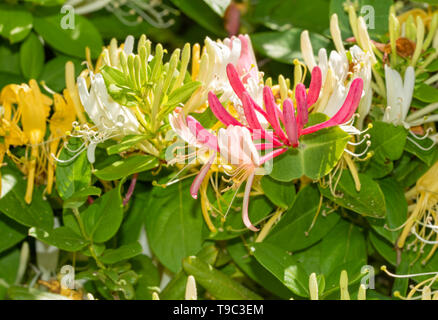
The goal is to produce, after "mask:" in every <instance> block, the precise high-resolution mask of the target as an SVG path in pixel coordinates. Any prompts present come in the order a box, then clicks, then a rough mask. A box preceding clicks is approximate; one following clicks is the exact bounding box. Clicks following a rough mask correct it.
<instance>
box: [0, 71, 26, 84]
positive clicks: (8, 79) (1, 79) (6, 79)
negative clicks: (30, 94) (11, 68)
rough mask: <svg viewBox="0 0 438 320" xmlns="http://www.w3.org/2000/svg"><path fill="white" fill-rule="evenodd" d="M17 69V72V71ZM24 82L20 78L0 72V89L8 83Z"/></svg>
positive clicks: (19, 76)
mask: <svg viewBox="0 0 438 320" xmlns="http://www.w3.org/2000/svg"><path fill="white" fill-rule="evenodd" d="M19 69H20V68H18V69H17V70H19ZM25 81H26V80H25V79H24V78H23V77H22V76H21V75H17V74H13V73H8V72H0V89H2V88H3V87H4V86H6V85H8V84H10V83H23V82H25Z"/></svg>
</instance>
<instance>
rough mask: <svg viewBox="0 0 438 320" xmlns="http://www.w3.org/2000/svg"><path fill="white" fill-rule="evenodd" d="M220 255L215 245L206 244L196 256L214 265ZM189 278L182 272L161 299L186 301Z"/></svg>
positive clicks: (165, 290) (169, 284) (173, 279)
mask: <svg viewBox="0 0 438 320" xmlns="http://www.w3.org/2000/svg"><path fill="white" fill-rule="evenodd" d="M218 253H219V250H218V249H217V248H216V247H215V246H214V245H212V244H206V245H204V247H202V249H201V250H199V252H198V253H197V254H196V256H197V257H198V258H199V259H201V260H202V261H204V262H205V263H208V264H210V265H214V263H215V261H216V259H217V256H218ZM187 278H188V276H187V274H186V273H185V272H184V270H180V271H179V272H178V273H177V274H175V276H174V277H173V278H172V280H170V281H169V283H168V284H167V285H166V287H165V288H164V289H163V290H162V291H161V293H160V298H161V299H162V300H184V299H185V291H186V286H187Z"/></svg>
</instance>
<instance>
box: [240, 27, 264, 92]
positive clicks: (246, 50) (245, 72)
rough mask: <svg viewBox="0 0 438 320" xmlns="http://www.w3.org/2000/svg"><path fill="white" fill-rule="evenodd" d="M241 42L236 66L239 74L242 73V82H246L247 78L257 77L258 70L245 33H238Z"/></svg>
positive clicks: (249, 41)
mask: <svg viewBox="0 0 438 320" xmlns="http://www.w3.org/2000/svg"><path fill="white" fill-rule="evenodd" d="M238 38H239V39H240V43H241V46H242V47H241V53H240V57H239V61H238V62H237V65H236V68H237V71H238V72H239V74H240V75H242V76H243V77H242V81H243V83H247V82H248V79H249V78H253V79H257V78H258V73H259V70H258V68H257V61H256V58H255V54H254V50H253V48H252V45H251V40H250V39H249V36H248V35H247V34H245V35H242V34H241V35H239V36H238Z"/></svg>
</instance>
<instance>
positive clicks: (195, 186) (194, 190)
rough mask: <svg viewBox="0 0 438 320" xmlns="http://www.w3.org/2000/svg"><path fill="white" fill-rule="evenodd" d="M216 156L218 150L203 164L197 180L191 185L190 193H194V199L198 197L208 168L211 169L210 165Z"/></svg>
mask: <svg viewBox="0 0 438 320" xmlns="http://www.w3.org/2000/svg"><path fill="white" fill-rule="evenodd" d="M215 158H216V152H214V154H212V155H211V157H210V158H209V159H208V161H207V162H206V163H205V164H204V165H203V166H202V168H201V170H200V171H199V173H198V175H197V176H196V178H195V180H193V183H192V185H191V187H190V194H191V195H192V197H193V199H197V198H198V190H199V188H200V187H201V184H202V181H203V180H204V178H205V176H206V174H207V172H208V170H210V167H211V165H212V163H213V161H214V159H215Z"/></svg>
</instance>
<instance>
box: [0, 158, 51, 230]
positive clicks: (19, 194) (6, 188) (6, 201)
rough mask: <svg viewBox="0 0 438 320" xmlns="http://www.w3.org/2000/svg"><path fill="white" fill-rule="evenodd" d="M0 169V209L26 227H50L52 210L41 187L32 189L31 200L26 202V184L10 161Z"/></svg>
mask: <svg viewBox="0 0 438 320" xmlns="http://www.w3.org/2000/svg"><path fill="white" fill-rule="evenodd" d="M1 171H2V177H1V179H2V181H1V182H2V183H1V185H2V190H1V197H0V211H1V212H3V213H4V214H5V215H7V216H8V217H9V218H11V219H13V220H15V221H17V222H19V223H21V224H23V225H25V226H27V227H40V228H43V229H48V230H50V229H52V227H53V212H52V208H51V207H50V205H49V203H48V202H47V201H46V200H44V198H43V192H42V188H41V187H38V188H35V189H34V190H33V196H32V202H31V204H27V203H26V202H25V201H24V195H25V193H26V187H27V184H26V181H25V180H23V177H22V174H21V173H20V172H19V171H18V170H17V169H16V168H15V166H14V165H13V164H11V163H8V165H7V166H5V167H2V168H1Z"/></svg>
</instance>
